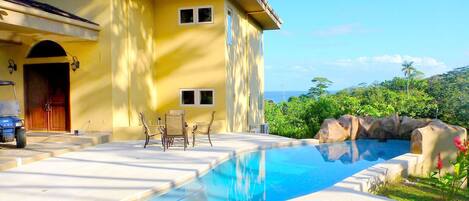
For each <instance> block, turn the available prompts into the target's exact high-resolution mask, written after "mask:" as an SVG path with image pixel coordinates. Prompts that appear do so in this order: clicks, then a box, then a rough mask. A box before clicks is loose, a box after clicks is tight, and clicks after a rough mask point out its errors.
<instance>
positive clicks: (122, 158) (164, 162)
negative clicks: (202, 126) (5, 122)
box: [0, 134, 316, 201]
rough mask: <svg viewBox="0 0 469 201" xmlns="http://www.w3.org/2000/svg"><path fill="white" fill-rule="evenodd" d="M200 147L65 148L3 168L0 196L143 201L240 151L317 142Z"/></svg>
mask: <svg viewBox="0 0 469 201" xmlns="http://www.w3.org/2000/svg"><path fill="white" fill-rule="evenodd" d="M212 141H213V144H214V147H210V146H209V145H208V143H207V140H206V137H204V136H202V137H201V138H200V139H197V144H198V146H196V147H195V148H192V147H191V148H189V149H188V150H187V151H183V149H182V147H180V146H179V147H174V148H171V149H170V150H169V151H166V152H163V151H162V148H161V146H160V145H159V144H151V145H150V146H149V147H147V149H143V141H125V142H112V143H108V144H101V145H97V146H96V147H89V148H86V149H83V150H80V151H76V152H70V153H65V154H62V155H59V156H56V157H53V158H49V159H45V160H42V161H38V162H35V163H31V164H28V165H24V166H20V167H17V168H13V169H9V170H7V171H3V172H0V181H1V182H0V189H1V190H0V200H2V201H3V200H5V201H11V200H30V201H34V200H44V198H46V199H47V200H60V201H63V200H80V201H82V200H138V199H140V198H144V197H146V196H149V195H151V194H153V193H155V192H161V191H165V190H168V189H170V188H172V187H174V186H177V185H180V184H182V183H184V182H186V181H188V180H190V179H192V178H194V177H197V176H200V175H201V174H203V173H205V172H206V171H208V170H210V169H211V168H212V167H214V166H216V165H217V164H218V163H220V162H223V161H225V160H227V159H229V158H230V157H232V156H235V155H236V154H239V153H243V152H247V151H252V150H257V149H260V148H270V147H276V146H291V145H294V144H302V143H303V144H305V143H316V141H315V140H311V141H299V140H294V139H289V138H284V137H279V136H273V135H259V134H226V135H223V134H219V135H213V138H212Z"/></svg>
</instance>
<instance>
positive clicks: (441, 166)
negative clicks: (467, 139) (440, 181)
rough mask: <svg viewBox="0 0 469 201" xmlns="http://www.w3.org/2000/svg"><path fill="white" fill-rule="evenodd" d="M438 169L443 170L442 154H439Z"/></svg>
mask: <svg viewBox="0 0 469 201" xmlns="http://www.w3.org/2000/svg"><path fill="white" fill-rule="evenodd" d="M436 168H437V169H438V170H441V169H442V168H443V161H442V160H441V154H438V163H437V164H436Z"/></svg>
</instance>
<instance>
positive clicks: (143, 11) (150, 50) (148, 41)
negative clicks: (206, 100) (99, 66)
mask: <svg viewBox="0 0 469 201" xmlns="http://www.w3.org/2000/svg"><path fill="white" fill-rule="evenodd" d="M154 9H155V7H154V1H153V0H113V1H112V26H111V40H112V43H111V48H110V49H111V55H112V56H111V57H112V64H111V66H112V83H113V89H112V100H113V105H112V107H113V116H112V117H113V126H114V128H113V138H114V139H141V138H142V137H144V136H143V134H142V127H141V124H140V122H139V119H138V113H139V112H144V113H145V115H146V117H147V119H148V120H152V123H154V122H155V118H156V113H155V112H156V103H157V95H156V94H157V88H156V86H157V84H156V76H155V75H156V74H155V73H156V68H155V52H156V49H155V39H154V36H155V30H156V26H155V23H154V13H155V10H154Z"/></svg>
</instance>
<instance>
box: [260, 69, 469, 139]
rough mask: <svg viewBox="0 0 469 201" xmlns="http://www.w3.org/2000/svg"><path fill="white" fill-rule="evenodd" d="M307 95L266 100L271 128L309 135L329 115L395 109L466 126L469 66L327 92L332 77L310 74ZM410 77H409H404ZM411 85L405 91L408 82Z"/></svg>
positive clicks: (281, 132) (275, 131) (377, 113)
mask: <svg viewBox="0 0 469 201" xmlns="http://www.w3.org/2000/svg"><path fill="white" fill-rule="evenodd" d="M313 80H314V81H313V84H314V85H313V87H311V89H310V91H309V92H308V94H307V95H302V96H300V97H292V98H290V99H289V101H288V102H282V103H279V104H276V103H273V102H268V103H266V109H265V116H266V120H267V122H268V123H269V126H270V131H271V133H273V134H278V135H282V136H286V137H292V138H311V137H314V135H315V134H316V133H317V132H318V130H319V129H320V126H321V124H322V122H323V121H324V120H325V119H327V118H337V117H340V116H341V115H344V114H351V115H359V116H373V117H384V116H389V115H391V114H395V113H398V114H400V115H402V116H409V117H415V118H435V117H438V118H440V119H441V120H443V121H445V122H448V123H450V124H455V125H460V126H463V127H466V128H469V67H463V68H458V69H456V70H454V71H450V72H448V73H446V74H443V75H438V76H433V77H431V78H428V79H410V80H408V79H406V78H402V77H395V78H394V79H392V80H387V81H384V82H381V83H373V84H370V85H366V84H360V85H358V86H357V87H352V88H347V89H344V90H341V91H338V92H337V93H335V94H327V92H326V90H327V87H329V86H330V84H331V83H332V82H330V81H329V80H327V79H325V78H324V79H323V78H315V79H313ZM408 81H409V82H408ZM408 83H409V84H410V86H412V89H410V90H409V92H407V84H408Z"/></svg>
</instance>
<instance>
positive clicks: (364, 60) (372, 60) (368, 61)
mask: <svg viewBox="0 0 469 201" xmlns="http://www.w3.org/2000/svg"><path fill="white" fill-rule="evenodd" d="M404 61H413V62H414V65H415V66H421V67H423V68H426V67H431V68H435V67H436V68H446V64H445V63H444V62H442V61H438V60H437V59H435V58H433V57H415V56H407V55H398V54H396V55H381V56H373V57H367V56H363V57H358V58H354V59H341V60H337V61H335V62H334V63H333V64H335V65H338V66H355V65H373V64H399V65H400V64H402V63H404Z"/></svg>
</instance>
